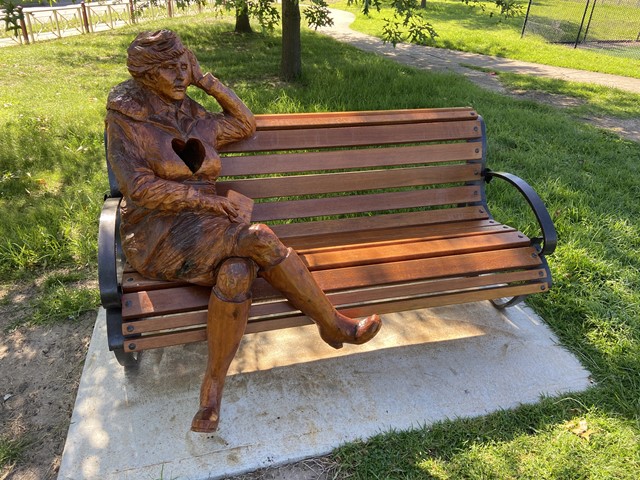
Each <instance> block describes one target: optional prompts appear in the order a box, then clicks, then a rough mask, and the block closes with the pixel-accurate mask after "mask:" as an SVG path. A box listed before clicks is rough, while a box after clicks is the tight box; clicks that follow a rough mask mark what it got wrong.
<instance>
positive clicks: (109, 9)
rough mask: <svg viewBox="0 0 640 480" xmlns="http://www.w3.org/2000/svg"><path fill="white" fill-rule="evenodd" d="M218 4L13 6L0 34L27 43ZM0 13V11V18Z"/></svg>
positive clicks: (168, 0) (181, 0)
mask: <svg viewBox="0 0 640 480" xmlns="http://www.w3.org/2000/svg"><path fill="white" fill-rule="evenodd" d="M216 8H218V9H219V8H220V2H215V1H212V2H207V1H205V0H195V1H194V0H191V1H190V0H148V1H136V0H128V1H124V2H122V1H108V2H81V3H80V4H78V5H68V6H63V7H32V8H21V7H18V8H17V9H16V14H15V28H14V29H13V30H10V29H8V30H7V31H6V32H3V33H2V35H0V38H4V40H5V41H9V40H10V41H11V42H12V43H16V44H29V43H33V42H37V41H41V40H51V39H55V38H62V37H64V36H68V35H79V34H86V33H94V32H99V31H105V30H113V29H115V28H118V27H122V26H124V25H130V24H133V23H137V22H140V21H145V20H153V19H157V18H163V17H174V16H181V15H190V14H196V13H202V12H203V11H204V10H213V9H216ZM3 16H4V15H3V14H2V12H0V18H1V17H3Z"/></svg>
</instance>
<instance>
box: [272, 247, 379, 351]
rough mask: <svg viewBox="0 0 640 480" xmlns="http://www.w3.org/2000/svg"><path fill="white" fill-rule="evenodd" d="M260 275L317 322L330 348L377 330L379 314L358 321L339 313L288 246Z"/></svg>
mask: <svg viewBox="0 0 640 480" xmlns="http://www.w3.org/2000/svg"><path fill="white" fill-rule="evenodd" d="M261 275H262V277H264V278H265V279H266V280H267V281H268V282H269V283H270V284H271V285H273V286H274V287H275V288H277V289H278V290H280V291H281V292H282V293H283V294H284V295H285V297H287V299H288V300H289V302H290V303H291V304H292V305H293V306H294V307H296V308H297V309H298V310H300V311H301V312H302V313H304V314H305V315H307V316H308V317H310V318H311V319H312V320H313V321H314V322H315V323H316V324H317V325H318V329H319V330H320V337H322V339H323V340H324V341H325V342H326V343H328V344H329V345H331V346H332V347H333V348H341V347H342V344H343V343H345V342H346V343H354V344H358V345H359V344H361V343H365V342H368V341H369V340H371V339H372V338H373V337H374V336H375V335H376V333H378V330H380V326H381V322H380V317H379V316H378V315H371V316H370V317H366V318H364V319H362V320H360V321H358V320H355V319H352V318H349V317H347V316H345V315H342V314H341V313H339V312H338V311H337V310H336V309H335V307H334V306H333V304H332V303H331V301H330V300H329V299H328V298H327V296H326V295H325V293H324V292H323V291H322V289H321V288H320V286H319V285H318V284H317V283H316V281H315V280H314V278H313V277H312V276H311V273H309V270H308V269H307V267H306V265H305V264H304V262H303V261H302V259H301V258H300V257H299V256H298V254H297V253H296V252H295V251H294V250H293V249H291V248H290V249H289V251H288V253H287V256H286V257H285V258H284V260H282V261H281V262H280V263H278V264H277V265H275V266H273V267H269V268H268V269H266V270H263V271H262V273H261Z"/></svg>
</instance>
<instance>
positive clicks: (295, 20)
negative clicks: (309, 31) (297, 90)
mask: <svg viewBox="0 0 640 480" xmlns="http://www.w3.org/2000/svg"><path fill="white" fill-rule="evenodd" d="M303 13H304V17H305V19H306V21H307V23H308V24H309V26H311V27H313V28H315V29H316V30H317V29H318V28H319V27H324V26H330V25H333V20H332V19H331V16H330V15H329V8H328V5H327V3H326V2H325V0H311V5H309V6H307V7H305V9H304V11H303ZM300 23H301V15H300V3H299V0H282V57H281V60H280V76H281V77H282V79H283V80H285V81H292V80H296V79H298V78H300V76H301V75H302V45H301V43H300Z"/></svg>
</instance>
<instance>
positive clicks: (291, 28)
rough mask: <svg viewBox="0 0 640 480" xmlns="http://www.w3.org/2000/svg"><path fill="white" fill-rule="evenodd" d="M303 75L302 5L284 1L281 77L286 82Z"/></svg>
mask: <svg viewBox="0 0 640 480" xmlns="http://www.w3.org/2000/svg"><path fill="white" fill-rule="evenodd" d="M301 75H302V53H301V47H300V4H299V3H298V0H282V59H281V62H280V76H281V77H282V79H283V80H285V81H287V82H288V81H291V80H296V79H298V78H300V76H301Z"/></svg>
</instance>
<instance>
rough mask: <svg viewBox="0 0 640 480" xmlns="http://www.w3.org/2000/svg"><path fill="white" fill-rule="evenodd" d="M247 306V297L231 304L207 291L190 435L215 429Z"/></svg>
mask: <svg viewBox="0 0 640 480" xmlns="http://www.w3.org/2000/svg"><path fill="white" fill-rule="evenodd" d="M250 306H251V298H247V299H246V300H244V301H240V302H234V301H229V300H225V299H223V298H220V296H219V294H218V292H217V291H216V288H213V290H212V292H211V298H210V299H209V310H208V313H207V345H208V348H209V359H208V361H207V370H206V372H205V375H204V380H203V381H202V387H201V389H200V409H199V410H198V412H197V413H196V415H195V416H194V417H193V421H192V422H191V430H193V431H194V432H213V431H214V430H216V428H218V421H219V419H220V402H221V400H222V389H223V387H224V381H225V378H226V376H227V370H229V365H231V361H232V360H233V357H234V356H235V354H236V351H237V350H238V346H239V345H240V341H241V340H242V336H243V335H244V331H245V329H246V326H247V319H248V317H249V307H250Z"/></svg>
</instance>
